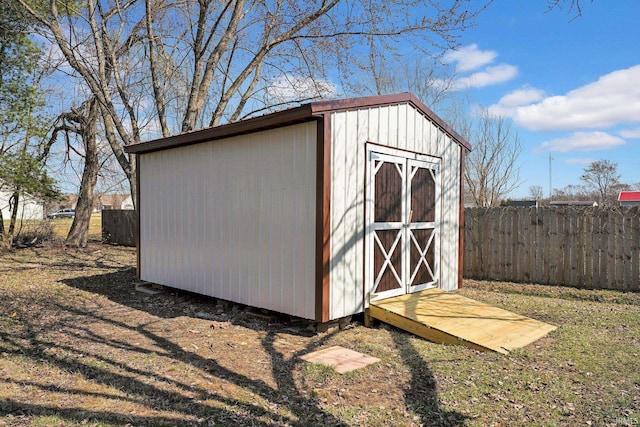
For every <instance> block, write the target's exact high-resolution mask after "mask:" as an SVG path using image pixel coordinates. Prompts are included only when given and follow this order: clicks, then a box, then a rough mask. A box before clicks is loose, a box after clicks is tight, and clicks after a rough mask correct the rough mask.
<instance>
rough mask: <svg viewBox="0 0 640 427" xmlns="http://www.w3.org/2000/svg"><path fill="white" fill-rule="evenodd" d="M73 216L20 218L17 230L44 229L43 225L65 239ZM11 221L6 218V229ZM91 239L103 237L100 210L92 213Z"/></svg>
mask: <svg viewBox="0 0 640 427" xmlns="http://www.w3.org/2000/svg"><path fill="white" fill-rule="evenodd" d="M72 222H73V218H58V219H46V220H44V221H35V220H24V221H21V220H18V221H17V223H16V231H17V232H19V233H30V232H33V231H34V230H36V229H40V230H42V229H43V227H46V228H45V229H48V227H51V228H52V229H53V232H54V235H55V239H56V240H64V238H65V237H67V234H68V233H69V229H70V228H71V223H72ZM9 223H10V221H9V220H8V219H6V218H5V219H4V227H5V230H7V229H8V228H9ZM89 239H90V240H97V241H100V240H101V239H102V214H101V213H100V212H97V213H94V214H92V215H91V220H90V222H89Z"/></svg>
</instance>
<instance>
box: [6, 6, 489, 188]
mask: <svg viewBox="0 0 640 427" xmlns="http://www.w3.org/2000/svg"><path fill="white" fill-rule="evenodd" d="M10 1H12V2H17V3H19V4H21V5H22V6H23V7H24V8H25V9H27V10H28V11H29V13H30V14H31V15H32V16H33V17H35V19H37V20H38V21H39V22H40V24H41V26H42V27H43V28H45V29H46V32H45V34H44V35H45V36H46V37H49V38H50V39H51V40H52V42H53V43H54V44H55V45H56V46H58V48H59V49H60V52H61V53H62V55H63V56H64V58H65V60H66V61H67V63H68V64H69V66H70V67H71V68H72V69H73V70H74V72H75V73H76V75H77V76H79V77H80V78H81V80H82V81H83V83H84V84H85V85H86V87H87V88H88V90H89V91H90V93H91V94H93V96H95V98H96V100H97V103H98V106H99V111H100V115H101V119H102V122H103V126H104V132H105V138H106V139H107V141H108V142H109V145H110V147H111V149H112V150H113V153H114V155H115V158H116V159H117V161H118V163H119V164H120V166H121V167H122V169H123V171H124V173H125V175H126V176H127V179H128V180H129V184H130V187H131V192H132V195H134V196H135V193H136V188H135V156H128V155H126V153H124V150H123V145H129V144H135V143H138V142H141V141H142V139H143V138H144V137H147V138H148V137H150V136H151V137H153V136H168V135H171V134H174V133H176V132H180V131H182V132H185V131H190V130H193V129H196V128H198V127H201V126H205V125H210V126H213V125H218V124H220V123H223V122H226V121H235V120H238V119H241V118H244V117H247V116H248V115H252V114H256V113H259V112H263V111H265V110H270V109H273V108H282V107H284V106H286V105H288V104H293V103H297V102H300V101H304V100H308V99H313V98H317V97H326V96H333V95H335V89H333V88H332V85H331V84H330V81H329V78H330V77H331V76H333V75H335V74H339V75H341V76H343V77H344V76H348V75H350V73H353V71H354V61H353V58H354V57H364V56H366V55H367V49H368V47H367V46H369V44H368V43H367V41H368V40H374V41H377V42H379V43H386V46H397V45H398V44H399V43H400V42H409V43H411V44H412V45H413V46H414V48H415V51H416V52H420V53H426V52H427V51H428V50H430V49H436V50H438V49H442V48H447V47H451V46H455V45H456V43H457V39H456V37H457V36H458V35H459V34H460V32H461V31H463V30H464V29H465V28H466V27H467V26H468V25H469V24H470V23H471V20H472V19H473V18H474V17H475V15H476V14H477V12H478V11H479V10H480V9H481V8H482V6H478V7H476V6H473V7H474V8H472V6H471V2H470V1H469V0H451V1H449V2H447V5H441V4H440V3H439V2H433V1H431V0H401V1H388V0H374V1H370V2H366V3H360V2H347V1H346V0H310V1H305V2H300V1H298V0H280V1H276V2H264V1H260V0H228V1H222V2H221V1H217V0H199V1H197V2H196V1H192V0H144V1H143V0H111V1H107V0H80V1H77V2H56V1H51V2H49V3H48V4H49V7H48V9H47V10H46V11H44V12H43V11H41V10H40V9H36V8H35V7H33V5H32V2H30V1H28V0H10ZM59 8H62V10H59ZM385 52H386V51H385ZM385 55H386V53H385ZM274 88H276V89H275V90H274ZM145 126H146V127H145ZM134 199H135V197H134Z"/></svg>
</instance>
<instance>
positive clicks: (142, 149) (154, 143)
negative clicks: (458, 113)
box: [125, 92, 471, 154]
mask: <svg viewBox="0 0 640 427" xmlns="http://www.w3.org/2000/svg"><path fill="white" fill-rule="evenodd" d="M407 103H408V104H411V105H413V106H414V107H415V108H416V109H418V110H419V111H420V112H421V113H422V114H424V115H425V116H426V117H428V118H429V119H430V120H431V121H433V122H434V123H435V124H436V125H437V126H439V127H440V128H441V129H442V130H443V131H445V132H446V133H447V134H449V135H450V136H451V138H453V139H454V140H455V141H456V142H457V143H458V144H460V145H461V146H463V147H464V148H466V149H467V150H471V145H470V144H469V142H468V141H467V140H466V139H464V138H463V137H462V136H461V135H460V134H458V133H457V132H456V131H454V130H453V129H452V128H451V127H450V126H449V125H448V124H446V123H445V122H444V121H443V120H442V119H441V118H440V117H438V115H437V114H435V113H434V112H433V111H431V109H429V107H427V106H426V105H424V103H422V101H420V100H419V99H418V98H417V97H416V96H415V95H413V94H411V93H408V92H407V93H400V94H396V95H381V96H368V97H362V98H348V99H337V100H327V101H317V102H311V103H308V104H303V105H301V106H299V107H294V108H290V109H287V110H282V111H278V112H275V113H271V114H266V115H263V116H259V117H253V118H250V119H247V120H242V121H239V122H234V123H228V124H224V125H220V126H215V127H210V128H205V129H201V130H196V131H191V132H187V133H182V134H178V135H174V136H170V137H167V138H160V139H155V140H151V141H147V142H142V143H139V144H133V145H129V146H126V147H125V151H126V152H127V153H134V154H141V153H148V152H152V151H160V150H167V149H170V148H174V147H180V146H184V145H191V144H198V143H200V142H206V141H212V140H215V139H221V138H227V137H231V136H236V135H242V134H247V133H251V132H257V131H261V130H267V129H273V128H277V127H281V126H287V125H291V124H296V123H302V122H306V121H310V120H318V119H320V118H322V115H323V114H325V113H330V112H334V111H344V110H354V109H358V108H366V107H374V106H383V105H394V104H407Z"/></svg>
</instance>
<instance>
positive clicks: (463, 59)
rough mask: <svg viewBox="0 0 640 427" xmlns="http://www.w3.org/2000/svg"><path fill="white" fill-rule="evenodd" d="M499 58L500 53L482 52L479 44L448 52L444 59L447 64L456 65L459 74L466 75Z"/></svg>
mask: <svg viewBox="0 0 640 427" xmlns="http://www.w3.org/2000/svg"><path fill="white" fill-rule="evenodd" d="M497 56H498V53H497V52H495V51H493V50H480V49H478V45H477V44H471V45H469V46H464V47H461V48H460V49H458V50H452V51H450V52H447V53H446V54H445V55H444V57H443V59H444V61H445V62H447V63H450V64H455V65H456V71H457V72H459V73H464V72H467V71H471V70H475V69H478V68H480V67H483V66H485V65H487V64H490V63H492V62H493V60H494V59H496V58H497Z"/></svg>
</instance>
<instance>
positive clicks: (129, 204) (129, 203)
mask: <svg viewBox="0 0 640 427" xmlns="http://www.w3.org/2000/svg"><path fill="white" fill-rule="evenodd" d="M120 209H126V210H132V209H134V206H133V199H132V198H131V195H129V196H127V197H126V198H125V199H124V200H123V201H122V203H120Z"/></svg>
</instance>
